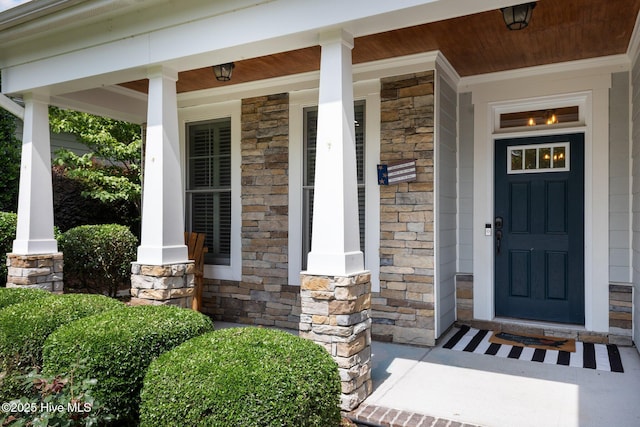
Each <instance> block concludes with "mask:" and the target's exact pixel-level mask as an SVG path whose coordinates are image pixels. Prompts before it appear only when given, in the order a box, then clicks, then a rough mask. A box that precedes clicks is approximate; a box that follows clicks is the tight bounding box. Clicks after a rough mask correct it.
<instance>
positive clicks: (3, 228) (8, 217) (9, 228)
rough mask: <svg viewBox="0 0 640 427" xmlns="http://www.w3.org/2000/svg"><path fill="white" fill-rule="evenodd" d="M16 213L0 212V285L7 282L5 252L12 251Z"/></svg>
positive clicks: (16, 221) (4, 284) (16, 219)
mask: <svg viewBox="0 0 640 427" xmlns="http://www.w3.org/2000/svg"><path fill="white" fill-rule="evenodd" d="M17 224H18V215H16V214H14V213H13V212H0V285H1V286H6V284H7V254H8V253H10V252H11V251H13V240H14V239H15V238H16V226H17Z"/></svg>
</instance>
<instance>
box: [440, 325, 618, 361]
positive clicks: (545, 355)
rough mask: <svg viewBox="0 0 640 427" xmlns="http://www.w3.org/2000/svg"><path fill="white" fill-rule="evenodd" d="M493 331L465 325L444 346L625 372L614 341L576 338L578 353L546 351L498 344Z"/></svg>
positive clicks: (514, 357) (459, 349)
mask: <svg viewBox="0 0 640 427" xmlns="http://www.w3.org/2000/svg"><path fill="white" fill-rule="evenodd" d="M491 334H492V332H491V331H487V330H484V329H474V328H470V327H469V326H466V325H463V326H461V327H460V330H459V331H458V332H457V333H456V334H455V335H454V336H453V337H451V339H449V341H447V343H446V344H445V345H444V346H443V348H447V349H451V350H458V351H466V352H469V353H476V354H488V355H492V356H498V357H506V358H509V359H520V360H529V361H532V362H539V363H549V364H554V365H565V366H573V367H578V368H589V369H598V370H601V371H610V372H624V369H623V368H622V359H621V358H620V352H619V351H618V346H616V345H614V344H606V345H605V344H593V343H587V342H580V341H576V351H575V352H568V351H559V350H542V349H539V348H532V347H521V346H514V345H506V344H495V343H492V342H489V338H490V337H491Z"/></svg>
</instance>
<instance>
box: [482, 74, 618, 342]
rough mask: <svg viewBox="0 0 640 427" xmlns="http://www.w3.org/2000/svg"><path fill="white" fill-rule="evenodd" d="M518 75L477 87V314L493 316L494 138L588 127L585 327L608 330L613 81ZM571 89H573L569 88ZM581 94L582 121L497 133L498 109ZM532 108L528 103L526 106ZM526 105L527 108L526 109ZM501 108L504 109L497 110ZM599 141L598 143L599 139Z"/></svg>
mask: <svg viewBox="0 0 640 427" xmlns="http://www.w3.org/2000/svg"><path fill="white" fill-rule="evenodd" d="M554 77H555V78H550V77H549V76H546V77H545V78H543V77H535V78H527V79H514V80H511V81H507V82H500V83H492V84H489V85H482V86H480V87H474V88H473V90H472V93H473V104H474V111H475V113H474V172H473V174H474V183H473V194H474V198H473V200H474V202H473V203H474V205H473V218H474V219H473V234H474V239H473V269H474V271H473V275H474V292H473V295H474V318H476V319H481V320H493V319H494V318H495V302H494V301H495V300H494V271H493V269H494V259H493V236H491V237H487V236H485V224H487V223H493V219H494V212H493V210H494V194H493V192H494V188H493V187H494V164H493V163H494V161H493V153H494V141H495V139H496V138H505V137H513V136H517V137H527V136H537V135H540V134H544V133H545V132H546V133H571V132H583V133H584V135H585V329H586V330H590V331H596V332H607V331H608V329H609V320H608V310H609V305H608V299H609V298H608V288H609V287H608V285H609V283H608V279H609V275H608V271H609V256H608V251H609V215H608V213H609V187H608V182H609V152H608V127H609V87H610V85H611V75H610V74H608V73H605V74H598V75H593V76H590V77H589V78H586V77H582V78H576V79H571V78H570V76H567V75H561V76H554ZM568 90H570V92H567V91H568ZM576 97H578V98H582V99H583V103H584V107H582V108H583V109H584V113H583V114H582V115H581V116H582V117H583V120H584V121H583V122H582V124H580V125H579V126H575V127H571V128H561V129H558V128H552V129H550V130H548V131H547V130H543V131H536V132H527V131H525V132H518V133H513V132H511V133H496V131H495V123H496V121H495V115H496V113H497V112H499V111H504V110H505V109H509V108H515V107H517V105H531V104H534V105H544V103H545V102H547V103H550V104H552V105H553V104H558V103H561V101H562V100H563V99H565V100H566V99H572V100H575V99H576ZM527 109H529V108H527ZM525 110H526V109H525ZM498 114H499V113H498ZM594 141H597V143H594Z"/></svg>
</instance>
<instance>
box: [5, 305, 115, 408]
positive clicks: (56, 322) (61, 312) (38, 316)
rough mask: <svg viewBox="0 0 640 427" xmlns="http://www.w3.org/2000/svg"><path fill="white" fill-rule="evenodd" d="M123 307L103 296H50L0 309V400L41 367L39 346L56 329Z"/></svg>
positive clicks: (12, 393)
mask: <svg viewBox="0 0 640 427" xmlns="http://www.w3.org/2000/svg"><path fill="white" fill-rule="evenodd" d="M119 307H124V304H122V303H121V302H118V301H116V300H114V299H112V298H108V297H105V296H102V295H84V294H70V295H51V296H48V297H46V298H41V299H33V300H30V301H26V302H22V303H19V304H13V305H11V306H9V307H6V308H4V309H2V310H0V364H1V366H2V370H3V371H4V373H5V374H6V377H5V378H4V379H3V381H2V382H1V384H0V401H2V402H7V401H9V400H11V399H12V398H15V397H19V396H15V395H14V393H15V391H16V387H17V386H18V385H19V379H18V378H17V377H19V376H20V375H24V374H27V373H28V372H29V371H30V370H32V369H33V368H34V367H39V366H42V346H43V344H44V342H45V340H46V339H47V337H48V336H49V335H50V334H51V333H52V332H53V331H55V330H56V329H57V328H58V327H60V326H62V325H64V324H67V323H70V322H72V321H74V320H77V319H81V318H83V317H87V316H91V315H94V314H98V313H102V312H104V311H108V310H113V309H116V308H119Z"/></svg>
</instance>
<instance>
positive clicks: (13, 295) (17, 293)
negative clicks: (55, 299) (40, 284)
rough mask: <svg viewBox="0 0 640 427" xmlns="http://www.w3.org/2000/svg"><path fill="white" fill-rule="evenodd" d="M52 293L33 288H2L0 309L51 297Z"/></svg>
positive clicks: (0, 291) (0, 289)
mask: <svg viewBox="0 0 640 427" xmlns="http://www.w3.org/2000/svg"><path fill="white" fill-rule="evenodd" d="M50 296H51V293H50V292H47V291H43V290H42V289H32V288H0V309H2V308H5V307H8V306H10V305H13V304H18V303H21V302H26V301H32V300H37V299H41V298H46V297H50Z"/></svg>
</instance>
